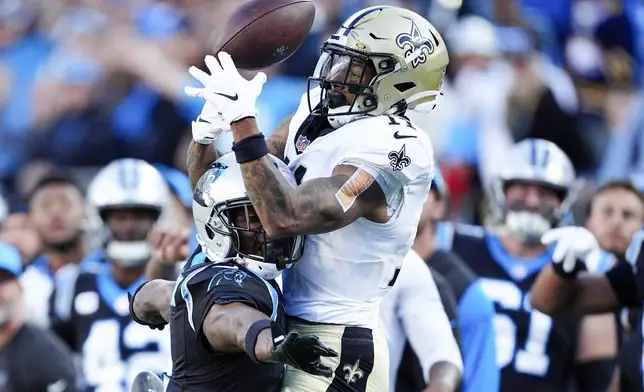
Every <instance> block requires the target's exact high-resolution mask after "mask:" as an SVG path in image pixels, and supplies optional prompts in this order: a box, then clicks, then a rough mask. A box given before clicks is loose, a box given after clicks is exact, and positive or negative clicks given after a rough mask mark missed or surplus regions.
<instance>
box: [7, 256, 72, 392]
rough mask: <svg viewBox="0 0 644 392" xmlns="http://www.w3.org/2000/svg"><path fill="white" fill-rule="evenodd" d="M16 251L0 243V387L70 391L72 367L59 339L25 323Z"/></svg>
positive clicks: (14, 391) (40, 391)
mask: <svg viewBox="0 0 644 392" xmlns="http://www.w3.org/2000/svg"><path fill="white" fill-rule="evenodd" d="M21 272H22V262H21V260H20V255H19V253H18V251H17V250H16V249H15V248H13V247H12V246H9V245H7V244H5V243H0V375H1V376H0V391H3V392H18V391H33V392H74V391H76V390H77V388H76V370H75V369H74V361H73V359H72V355H71V352H70V351H69V349H68V348H67V347H66V346H65V344H64V343H63V342H61V341H60V339H59V338H58V337H57V336H55V335H54V334H52V333H51V332H50V331H46V330H43V329H40V328H36V327H34V326H31V325H28V324H25V320H24V309H23V306H22V301H23V298H22V288H21V286H20V283H18V277H19V276H20V274H21Z"/></svg>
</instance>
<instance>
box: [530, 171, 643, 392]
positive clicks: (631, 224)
mask: <svg viewBox="0 0 644 392" xmlns="http://www.w3.org/2000/svg"><path fill="white" fill-rule="evenodd" d="M643 222H644V200H643V198H642V195H641V193H640V192H639V191H638V190H637V188H635V187H634V186H633V185H632V183H630V182H629V181H621V180H618V181H612V182H608V183H606V184H604V185H603V186H601V187H600V188H599V189H598V190H597V191H596V192H595V193H594V195H593V197H592V199H591V201H590V203H589V205H588V209H587V221H586V227H587V229H588V230H590V233H592V234H593V235H594V240H593V241H589V242H585V241H588V239H587V238H588V233H587V232H586V231H585V230H584V229H581V228H564V229H565V230H564V229H558V230H557V231H554V233H555V234H554V235H553V234H548V236H552V237H551V238H549V239H548V240H549V241H552V242H554V241H557V240H562V241H563V242H564V243H562V244H561V245H562V247H561V249H562V252H563V251H564V250H565V249H566V248H565V246H567V245H566V244H565V242H566V241H567V238H569V237H570V236H571V235H572V236H574V235H578V236H579V238H578V241H579V248H580V249H586V248H585V247H587V246H588V245H587V244H588V243H590V244H594V243H595V242H594V241H596V246H597V248H593V249H592V251H590V250H588V249H586V251H585V252H580V253H579V254H578V255H577V257H579V258H583V260H584V263H583V265H584V269H588V270H589V271H590V272H593V273H595V274H598V273H604V272H606V269H607V267H613V268H614V269H615V270H616V271H619V270H621V268H624V267H620V265H621V264H628V262H627V261H626V251H627V247H628V246H629V245H630V241H631V240H632V238H633V236H634V235H635V234H636V233H637V232H638V231H639V230H640V229H641V228H642V223H643ZM580 233H581V234H580ZM584 239H586V240H584ZM607 250H609V251H610V253H609V252H607ZM580 266H581V264H580ZM598 266H599V267H598ZM618 267H619V268H618ZM558 268H559V267H556V268H552V267H546V268H544V270H543V271H542V272H541V274H540V275H539V279H538V280H537V282H536V283H535V285H534V286H533V293H532V298H533V299H532V301H533V304H534V306H535V307H537V308H538V309H540V310H542V311H543V312H545V313H548V314H559V313H563V312H565V313H571V312H576V311H577V310H576V309H575V308H574V304H573V302H571V298H570V297H569V296H570V295H573V294H572V293H573V291H570V292H568V289H567V288H565V287H564V286H561V285H562V283H560V282H558V281H559V280H560V276H561V275H559V274H558V273H557V272H556V270H557V269H558ZM580 268H581V267H580ZM613 273H614V272H609V274H613ZM565 275H566V274H564V276H565ZM560 286H561V287H560ZM551 288H553V289H555V291H554V292H553V293H552V294H550V293H548V294H547V295H545V296H544V291H543V290H544V289H545V290H550V289H551ZM599 290H600V291H601V289H599ZM559 293H561V294H562V295H563V296H562V297H558V294H559ZM553 294H554V295H555V296H557V297H556V298H555V297H554V296H553ZM545 301H547V302H545ZM624 315H627V316H628V317H624ZM622 322H623V323H624V324H625V332H628V331H631V330H632V331H633V332H634V333H632V334H631V335H630V337H629V338H628V339H627V340H626V341H625V342H624V344H623V345H622V346H621V350H620V355H619V365H620V366H619V374H620V375H619V388H620V390H621V391H624V392H630V391H643V390H644V389H643V388H642V368H641V361H642V341H643V339H642V333H641V312H640V310H639V309H629V311H628V312H625V313H623V317H622Z"/></svg>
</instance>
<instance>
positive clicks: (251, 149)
mask: <svg viewBox="0 0 644 392" xmlns="http://www.w3.org/2000/svg"><path fill="white" fill-rule="evenodd" d="M232 151H233V152H235V158H237V163H246V162H250V161H254V160H257V159H259V158H261V157H263V156H264V155H266V154H268V145H267V144H266V140H265V139H264V135H262V134H261V133H260V134H258V135H253V136H249V137H247V138H245V139H242V140H240V141H239V142H237V143H233V147H232Z"/></svg>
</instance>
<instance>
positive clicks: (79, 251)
mask: <svg viewBox="0 0 644 392" xmlns="http://www.w3.org/2000/svg"><path fill="white" fill-rule="evenodd" d="M28 209H29V222H30V224H31V227H33V229H34V230H35V231H36V233H37V234H38V236H39V238H40V240H41V243H42V253H41V254H40V255H39V256H38V258H36V259H35V260H33V262H31V263H30V264H29V266H28V267H27V268H26V269H25V273H24V274H23V275H22V277H21V282H22V283H23V285H24V286H25V308H26V310H27V313H26V314H27V320H28V321H29V322H32V323H34V324H36V325H38V326H41V327H47V326H48V325H49V297H50V296H51V293H52V292H53V290H54V285H55V282H56V276H57V275H58V271H59V270H61V269H64V268H67V267H70V268H71V269H76V268H78V266H79V265H80V264H81V262H83V261H86V263H84V264H85V266H86V265H87V264H88V263H90V261H89V259H85V256H86V254H87V252H86V249H84V245H85V243H84V238H83V236H84V230H83V227H84V221H85V220H86V219H87V218H86V213H85V210H86V207H85V199H84V195H83V190H82V189H81V188H80V186H79V185H78V184H77V183H76V181H75V180H74V179H73V178H72V177H71V176H70V175H69V174H67V173H65V172H61V171H54V172H50V173H47V174H46V175H45V176H44V177H42V178H41V179H40V180H39V181H38V182H37V183H36V184H35V186H34V187H33V189H32V190H31V192H30V194H29V198H28Z"/></svg>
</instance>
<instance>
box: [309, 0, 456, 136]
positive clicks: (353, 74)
mask: <svg viewBox="0 0 644 392" xmlns="http://www.w3.org/2000/svg"><path fill="white" fill-rule="evenodd" d="M321 51H322V55H321V56H320V59H319V60H318V63H317V66H316V68H315V72H314V74H313V76H312V77H310V78H309V86H308V91H309V94H308V101H309V110H310V111H311V113H312V114H313V115H318V116H326V117H328V119H329V122H330V123H331V125H332V126H333V127H334V128H338V127H339V126H341V125H344V124H346V123H348V122H350V121H352V120H353V119H355V118H356V117H359V116H361V115H366V114H370V115H380V114H402V113H404V112H405V110H407V109H414V108H416V107H417V106H419V105H421V104H427V103H432V104H435V103H434V101H435V99H436V97H437V96H438V95H439V94H440V88H441V82H442V79H443V76H444V74H445V68H446V66H447V64H448V62H449V57H448V54H447V48H446V46H445V42H444V41H443V38H442V37H441V35H440V33H439V32H438V31H437V30H436V28H435V27H434V26H433V25H432V24H431V23H430V22H429V21H427V20H426V19H425V18H423V17H422V16H420V15H418V14H416V13H414V12H411V11H409V10H406V9H403V8H398V7H388V6H377V7H370V8H366V9H363V10H361V11H358V12H356V13H355V14H353V15H352V16H351V17H349V19H347V20H346V21H345V22H344V23H343V24H342V27H340V29H339V30H338V31H337V32H336V33H335V34H333V35H332V36H331V37H330V38H329V39H328V40H326V42H324V44H323V45H322V49H321ZM316 87H320V89H317V88H316ZM348 97H350V98H348ZM432 108H433V107H432Z"/></svg>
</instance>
